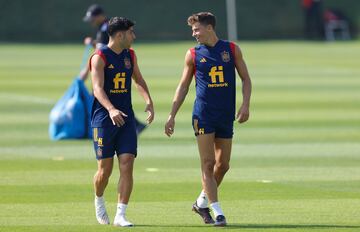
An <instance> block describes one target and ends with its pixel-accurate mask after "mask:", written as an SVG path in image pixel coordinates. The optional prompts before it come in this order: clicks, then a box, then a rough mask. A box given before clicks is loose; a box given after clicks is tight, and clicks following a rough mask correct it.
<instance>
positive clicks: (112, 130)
mask: <svg viewBox="0 0 360 232" xmlns="http://www.w3.org/2000/svg"><path fill="white" fill-rule="evenodd" d="M107 32H108V34H109V42H108V44H107V46H103V47H101V48H99V49H97V50H96V51H95V53H94V54H93V55H92V56H91V57H90V61H89V68H90V72H91V78H92V86H93V89H94V96H95V100H94V105H93V109H92V117H91V126H92V128H93V142H94V149H95V154H96V159H97V163H98V169H97V172H96V174H95V176H94V189H95V211H96V218H97V220H98V222H99V223H100V224H110V221H109V217H108V214H107V212H106V208H105V200H104V191H105V188H106V186H107V183H108V180H109V177H110V175H111V172H112V169H113V161H114V158H113V157H114V155H115V154H116V155H117V157H118V164H119V171H120V178H119V182H118V204H117V211H116V216H115V219H114V223H113V224H114V225H115V226H133V223H131V222H129V221H128V220H127V219H126V217H125V213H126V208H127V205H128V202H129V199H130V195H131V192H132V187H133V165H134V159H135V157H136V155H137V136H136V127H135V117H134V112H133V109H132V103H131V82H132V80H133V81H134V82H135V86H136V87H137V89H138V91H139V93H140V95H141V96H142V97H143V98H144V100H145V103H146V108H145V111H146V112H148V117H147V123H151V122H152V121H153V119H154V108H153V102H152V99H151V97H150V93H149V90H148V87H147V85H146V82H145V80H144V79H143V77H142V74H141V72H140V69H139V66H138V62H137V58H136V55H135V52H134V50H133V49H131V48H130V47H131V44H132V43H133V41H134V39H135V34H134V23H133V22H132V21H131V20H129V19H127V18H123V17H114V18H111V19H110V21H109V24H108V28H107Z"/></svg>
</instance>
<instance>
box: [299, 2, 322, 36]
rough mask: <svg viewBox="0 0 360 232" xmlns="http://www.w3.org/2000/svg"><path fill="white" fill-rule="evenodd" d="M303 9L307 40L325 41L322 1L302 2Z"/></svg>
mask: <svg viewBox="0 0 360 232" xmlns="http://www.w3.org/2000/svg"><path fill="white" fill-rule="evenodd" d="M302 7H303V9H304V13H305V38H306V39H323V38H324V22H323V17H322V0H302Z"/></svg>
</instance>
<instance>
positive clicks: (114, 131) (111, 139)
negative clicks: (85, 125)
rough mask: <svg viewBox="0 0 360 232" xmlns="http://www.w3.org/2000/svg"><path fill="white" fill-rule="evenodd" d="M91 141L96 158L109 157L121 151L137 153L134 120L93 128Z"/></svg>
mask: <svg viewBox="0 0 360 232" xmlns="http://www.w3.org/2000/svg"><path fill="white" fill-rule="evenodd" d="M93 142H94V149H95V154H96V159H97V160H100V159H106V158H111V157H113V156H114V155H115V154H116V155H121V154H123V153H130V154H133V155H134V156H135V157H136V155H137V136H136V126H135V120H131V121H130V120H129V121H127V122H126V123H125V124H124V125H123V126H121V127H117V126H106V127H95V128H93Z"/></svg>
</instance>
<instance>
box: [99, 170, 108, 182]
mask: <svg viewBox="0 0 360 232" xmlns="http://www.w3.org/2000/svg"><path fill="white" fill-rule="evenodd" d="M110 175H111V170H105V169H100V170H99V171H98V172H97V174H96V178H97V180H98V181H100V182H104V181H108V180H109V177H110Z"/></svg>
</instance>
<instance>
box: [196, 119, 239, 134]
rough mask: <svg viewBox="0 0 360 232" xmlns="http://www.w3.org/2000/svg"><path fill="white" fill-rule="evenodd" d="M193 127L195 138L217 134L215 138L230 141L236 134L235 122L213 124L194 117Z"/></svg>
mask: <svg viewBox="0 0 360 232" xmlns="http://www.w3.org/2000/svg"><path fill="white" fill-rule="evenodd" d="M192 126H193V128H194V132H195V136H198V135H201V134H211V133H215V138H224V139H230V138H232V137H233V134H234V121H233V120H227V121H217V122H213V121H207V120H204V119H199V118H198V117H196V116H195V115H194V116H193V118H192Z"/></svg>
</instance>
